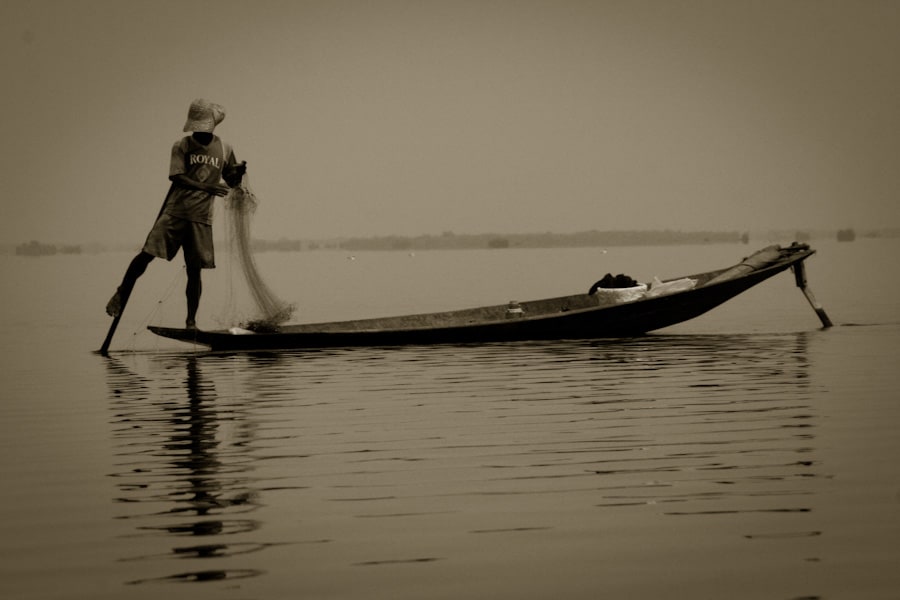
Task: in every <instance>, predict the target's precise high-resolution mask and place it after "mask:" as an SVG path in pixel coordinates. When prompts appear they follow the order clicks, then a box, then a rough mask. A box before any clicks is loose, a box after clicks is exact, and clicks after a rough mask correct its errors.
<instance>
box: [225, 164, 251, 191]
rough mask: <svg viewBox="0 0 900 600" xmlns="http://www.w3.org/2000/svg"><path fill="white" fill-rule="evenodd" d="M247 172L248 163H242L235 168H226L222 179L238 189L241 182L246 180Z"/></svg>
mask: <svg viewBox="0 0 900 600" xmlns="http://www.w3.org/2000/svg"><path fill="white" fill-rule="evenodd" d="M246 172H247V161H246V160H245V161H242V162H241V163H239V164H237V165H234V166H233V167H225V171H224V173H223V174H222V179H224V180H225V183H227V184H228V185H229V186H230V187H237V186H239V185H241V180H242V179H243V178H244V173H246Z"/></svg>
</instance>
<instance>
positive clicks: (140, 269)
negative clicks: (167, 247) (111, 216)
mask: <svg viewBox="0 0 900 600" xmlns="http://www.w3.org/2000/svg"><path fill="white" fill-rule="evenodd" d="M153 258H154V257H153V255H152V254H147V253H146V252H143V251H141V253H140V254H138V255H137V256H135V257H134V258H133V259H132V260H131V264H129V265H128V270H127V271H125V277H124V278H123V279H122V285H120V286H119V289H117V290H116V293H115V294H113V297H112V298H110V299H109V302H107V303H106V314H108V315H109V316H111V317H118V316H120V315H121V314H122V311H123V310H124V309H125V305H126V304H127V303H128V298H129V297H130V296H131V290H133V289H134V284H135V283H137V280H138V278H139V277H140V276H141V275H143V274H144V271H146V270H147V265H149V264H150V262H151V261H152V260H153Z"/></svg>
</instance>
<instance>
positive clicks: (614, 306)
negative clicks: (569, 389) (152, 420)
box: [149, 243, 831, 350]
mask: <svg viewBox="0 0 900 600" xmlns="http://www.w3.org/2000/svg"><path fill="white" fill-rule="evenodd" d="M814 252H815V250H812V249H811V248H810V247H809V246H808V245H806V244H796V243H795V244H793V245H791V246H788V247H785V248H782V247H779V246H769V247H768V248H764V249H762V250H760V251H759V252H756V253H755V254H753V255H751V256H749V257H747V258H745V259H744V260H742V261H741V262H740V263H738V264H737V265H734V266H732V267H729V268H725V269H719V270H716V271H710V272H707V273H700V274H697V275H689V276H687V277H680V278H675V279H669V280H666V281H664V282H657V283H656V284H655V285H653V286H651V287H650V289H649V290H648V291H647V292H646V293H644V292H642V291H640V290H638V291H637V292H635V288H630V289H629V290H622V291H621V294H622V295H621V296H619V299H618V300H616V299H615V296H616V294H618V293H619V292H617V291H616V290H603V289H601V290H598V293H582V294H575V295H571V296H561V297H558V298H549V299H544V300H534V301H531V302H521V303H515V304H513V303H510V305H506V304H502V305H496V306H485V307H480V308H471V309H465V310H457V311H448V312H438V313H429V314H417V315H408V316H400V317H386V318H374V319H362V320H354V321H341V322H331V323H313V324H301V325H285V326H282V327H280V328H278V329H277V330H276V331H268V332H251V331H246V330H242V329H237V328H235V329H231V330H216V331H196V330H187V329H174V328H167V327H157V326H151V327H149V329H150V330H151V331H152V332H153V333H156V334H157V335H161V336H164V337H168V338H173V339H176V340H181V341H184V342H189V343H196V344H200V345H204V346H208V347H210V348H212V349H213V350H259V349H289V348H322V347H339V346H391V345H403V344H445V343H482V342H498V341H517V340H560V339H585V338H602V337H620V336H630V335H639V334H642V333H646V332H648V331H653V330H657V329H661V328H664V327H668V326H670V325H675V324H677V323H681V322H684V321H687V320H689V319H693V318H694V317H697V316H699V315H702V314H703V313H705V312H707V311H709V310H710V309H712V308H715V307H716V306H718V305H720V304H722V303H723V302H725V301H726V300H729V299H730V298H733V297H735V296H737V295H738V294H740V293H742V292H744V291H746V290H748V289H749V288H751V287H753V286H755V285H756V284H758V283H760V282H762V281H764V280H766V279H768V278H769V277H772V276H773V275H776V274H778V273H780V272H782V271H784V270H786V269H788V268H791V267H793V268H794V271H795V274H796V278H797V285H798V286H800V287H801V289H803V291H804V293H806V295H807V298H809V300H810V303H812V304H813V307H814V308H816V312H817V313H818V314H819V317H820V318H821V319H822V323H823V324H824V325H825V326H826V327H827V326H829V325H830V324H831V323H830V322H828V321H827V316H826V315H825V313H824V311H823V310H822V309H821V308H820V307H818V306H817V305H816V304H815V301H814V299H813V298H812V295H811V293H810V292H809V291H808V290H807V288H806V277H805V274H804V269H803V261H804V260H806V259H807V258H809V257H810V256H811V255H812V254H813V253H814ZM688 280H689V281H688ZM660 283H661V284H662V285H660ZM667 288H668V289H667ZM592 291H594V290H593V288H592ZM610 297H612V299H610Z"/></svg>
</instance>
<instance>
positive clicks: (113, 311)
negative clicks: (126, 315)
mask: <svg viewBox="0 0 900 600" xmlns="http://www.w3.org/2000/svg"><path fill="white" fill-rule="evenodd" d="M106 314H108V315H109V316H111V317H118V316H119V315H121V314H122V295H121V294H120V293H119V290H116V293H115V294H113V297H112V298H110V299H109V302H107V303H106Z"/></svg>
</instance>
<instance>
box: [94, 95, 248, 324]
mask: <svg viewBox="0 0 900 600" xmlns="http://www.w3.org/2000/svg"><path fill="white" fill-rule="evenodd" d="M224 119H225V109H224V108H223V107H221V106H220V105H218V104H214V103H212V102H208V101H206V100H202V99H201V100H195V101H194V102H193V103H192V104H191V107H190V110H189V111H188V119H187V123H185V126H184V131H190V132H192V133H191V135H189V136H185V137H183V138H181V139H180V140H178V141H177V142H175V144H174V145H173V146H172V161H171V165H170V168H169V180H170V181H171V182H172V185H171V187H170V188H169V193H168V194H167V195H166V201H165V203H164V204H163V208H162V210H160V214H159V216H158V217H157V219H156V223H155V224H154V225H153V228H152V229H151V230H150V234H149V235H148V236H147V241H146V242H145V243H144V247H143V249H142V250H141V252H140V253H139V254H138V255H137V256H135V257H134V259H132V261H131V264H130V265H129V266H128V270H127V271H126V272H125V277H124V279H123V280H122V284H121V285H120V286H119V288H118V289H117V290H116V293H115V294H114V295H113V297H112V298H111V299H110V301H109V303H108V304H107V305H106V312H107V313H108V314H109V315H110V316H113V317H118V316H120V315H121V314H122V311H123V310H124V309H125V304H126V303H127V302H128V297H129V296H130V295H131V291H132V289H133V288H134V284H135V283H136V282H137V279H138V278H139V277H140V276H141V275H143V274H144V271H145V270H146V269H147V265H148V264H150V262H151V261H152V260H153V259H154V258H164V259H166V260H172V259H173V258H174V257H175V254H176V253H177V252H178V249H179V248H181V249H182V250H183V251H184V264H185V267H186V269H187V288H186V290H185V295H186V296H187V320H186V321H185V326H186V327H187V328H189V329H194V328H196V326H197V325H196V319H197V308H198V307H199V305H200V294H201V291H202V284H201V280H200V272H201V269H212V268H214V267H215V255H214V252H213V240H212V207H213V198H214V197H216V196H224V195H226V194H227V193H228V190H229V188H230V187H236V186H237V185H239V184H240V182H241V179H242V177H243V175H244V172H245V171H246V163H241V164H238V163H237V160H236V159H235V157H234V152H233V151H232V149H231V147H230V146H229V145H228V144H226V143H225V142H224V141H222V139H221V138H219V137H218V136H216V135H214V134H213V130H214V129H215V127H216V125H218V124H219V123H221V122H222V120H224ZM222 179H224V180H225V183H227V185H224V184H222Z"/></svg>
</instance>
